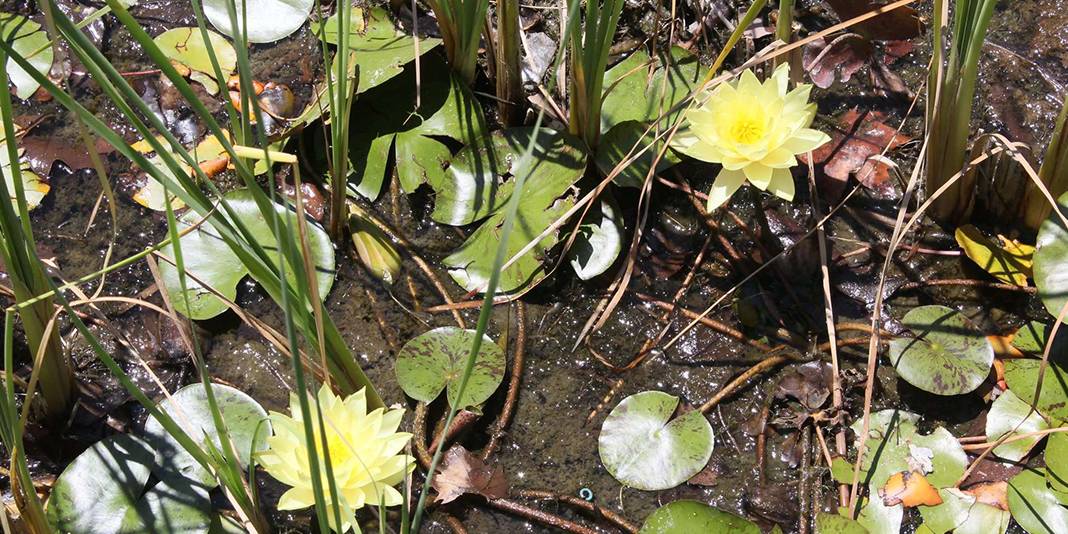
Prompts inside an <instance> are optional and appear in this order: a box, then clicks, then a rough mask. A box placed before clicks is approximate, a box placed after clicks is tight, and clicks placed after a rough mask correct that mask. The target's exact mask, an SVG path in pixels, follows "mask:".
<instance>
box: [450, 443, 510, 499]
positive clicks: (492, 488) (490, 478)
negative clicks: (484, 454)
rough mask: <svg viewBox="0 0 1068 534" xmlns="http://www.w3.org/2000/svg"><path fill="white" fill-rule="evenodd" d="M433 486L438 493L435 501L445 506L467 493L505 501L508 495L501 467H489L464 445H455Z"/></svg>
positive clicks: (506, 482) (506, 483)
mask: <svg viewBox="0 0 1068 534" xmlns="http://www.w3.org/2000/svg"><path fill="white" fill-rule="evenodd" d="M431 486H433V488H434V491H436V492H438V496H437V498H435V499H434V500H435V501H436V502H439V503H442V504H444V503H447V502H451V501H454V500H456V499H457V498H458V497H460V496H461V495H463V494H465V493H473V494H475V495H481V496H483V497H486V498H487V499H501V498H504V497H505V496H507V495H508V481H507V480H506V479H505V478H504V470H502V469H501V468H500V466H498V467H490V466H488V465H486V463H485V462H483V461H482V459H481V458H478V457H477V456H475V455H473V454H471V453H470V452H468V450H467V449H465V448H463V447H462V446H460V445H453V446H452V447H451V448H450V449H449V450H448V452H446V453H445V460H444V461H443V462H442V465H441V469H440V470H439V471H438V474H437V475H435V476H434V480H433V481H432V482H431Z"/></svg>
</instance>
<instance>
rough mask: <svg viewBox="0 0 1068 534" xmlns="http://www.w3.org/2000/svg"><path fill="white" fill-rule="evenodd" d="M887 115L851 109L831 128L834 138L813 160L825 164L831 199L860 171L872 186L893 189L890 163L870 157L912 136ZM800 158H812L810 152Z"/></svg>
mask: <svg viewBox="0 0 1068 534" xmlns="http://www.w3.org/2000/svg"><path fill="white" fill-rule="evenodd" d="M885 118H886V115H884V114H883V113H880V112H878V111H864V112H860V111H858V110H857V109H856V108H853V109H850V110H849V111H847V112H845V113H844V114H843V115H842V116H841V118H839V119H838V126H837V127H836V128H835V129H834V130H833V131H832V132H831V142H830V143H826V144H824V145H823V146H821V147H819V148H818V149H816V150H815V151H813V152H812V162H813V163H814V164H815V165H821V166H822V173H820V174H822V175H824V176H826V177H827V178H831V180H829V181H828V180H824V181H823V182H824V183H823V186H824V187H823V188H824V189H827V190H828V191H826V192H825V193H826V196H827V197H828V199H829V200H835V199H837V198H838V197H840V196H841V193H842V191H843V190H844V188H845V184H846V182H847V181H849V176H850V174H856V176H857V179H858V180H859V181H860V182H861V183H862V184H863V185H864V186H865V187H867V188H869V189H873V190H875V191H877V192H879V193H882V194H887V193H889V191H890V190H891V189H890V188H891V187H892V184H891V183H890V168H889V166H888V165H887V164H886V163H885V162H883V161H880V160H874V159H870V158H871V157H872V156H877V155H879V154H882V152H883V149H884V148H885V149H886V150H888V151H889V150H894V149H896V148H897V147H899V146H901V145H903V144H905V143H907V142H909V141H911V140H912V138H911V137H909V136H907V135H905V134H902V133H900V132H898V131H897V130H896V129H895V128H892V127H890V126H888V125H886V124H885V123H884V122H883V120H884V119H885ZM800 159H801V160H802V161H803V162H805V163H807V162H808V156H807V155H801V156H800Z"/></svg>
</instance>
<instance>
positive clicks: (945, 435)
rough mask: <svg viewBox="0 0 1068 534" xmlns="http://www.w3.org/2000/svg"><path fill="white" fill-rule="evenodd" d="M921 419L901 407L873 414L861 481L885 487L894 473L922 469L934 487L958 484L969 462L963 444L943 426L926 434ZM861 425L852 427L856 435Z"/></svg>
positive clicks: (858, 421)
mask: <svg viewBox="0 0 1068 534" xmlns="http://www.w3.org/2000/svg"><path fill="white" fill-rule="evenodd" d="M919 420H920V416H918V415H916V414H913V413H909V412H903V411H900V410H882V411H879V412H875V413H873V414H871V420H870V423H869V427H868V442H867V446H866V449H867V452H866V454H865V455H864V461H863V462H862V463H861V469H862V470H863V471H864V472H863V473H862V475H865V476H863V477H862V479H861V481H862V482H864V483H867V484H868V485H869V487H872V488H882V487H884V486H885V485H886V481H887V480H888V479H889V478H890V476H891V475H893V474H895V473H900V472H902V471H912V470H913V469H916V468H919V470H920V471H923V472H924V476H925V477H926V478H927V482H929V483H930V484H931V485H932V486H934V487H935V488H939V489H941V488H947V487H952V486H955V485H956V484H957V480H958V479H960V476H961V475H963V474H964V468H965V467H966V466H967V465H968V458H967V456H966V455H965V454H964V450H963V449H961V447H960V443H959V442H957V438H955V437H954V436H953V434H950V433H949V431H948V430H946V429H945V428H942V427H938V428H936V429H935V430H934V431H933V432H931V433H930V434H927V435H922V434H920V433H919V432H918V430H917V428H916V424H917V423H918V422H919ZM862 424H863V421H862V420H860V419H858V420H857V421H856V422H854V423H853V425H852V427H851V428H852V429H853V432H854V433H856V434H857V435H859V434H860V431H861V430H862ZM851 478H852V476H850V479H851ZM874 500H876V501H879V500H881V499H874Z"/></svg>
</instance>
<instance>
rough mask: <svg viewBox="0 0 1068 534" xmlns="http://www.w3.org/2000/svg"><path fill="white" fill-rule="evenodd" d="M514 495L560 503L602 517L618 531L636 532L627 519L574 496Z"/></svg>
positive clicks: (528, 492) (530, 492)
mask: <svg viewBox="0 0 1068 534" xmlns="http://www.w3.org/2000/svg"><path fill="white" fill-rule="evenodd" d="M516 495H518V496H520V497H524V498H527V499H551V500H556V501H560V502H563V503H566V504H569V505H571V506H574V507H576V508H579V509H582V510H584V511H586V512H588V513H591V514H594V515H595V516H599V517H602V518H604V519H605V520H607V521H608V522H610V523H612V524H613V525H615V526H617V527H619V528H620V530H622V531H624V532H627V533H629V534H636V533H637V532H638V526H637V525H635V524H634V523H631V522H630V521H628V520H627V518H625V517H623V516H621V515H619V514H617V513H615V512H613V511H611V510H608V509H606V508H602V507H600V506H597V505H596V504H593V503H592V502H589V501H587V500H585V499H582V498H579V497H576V496H574V495H559V494H556V493H552V492H548V491H541V490H519V491H517V492H516Z"/></svg>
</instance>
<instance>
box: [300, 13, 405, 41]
mask: <svg viewBox="0 0 1068 534" xmlns="http://www.w3.org/2000/svg"><path fill="white" fill-rule="evenodd" d="M387 20H388V19H387ZM340 28H341V13H338V12H336V11H335V12H334V14H333V15H330V16H329V17H327V18H326V19H324V20H323V21H321V22H312V23H311V31H312V33H314V34H315V35H318V36H319V38H320V39H322V40H323V41H324V42H327V43H330V44H332V45H334V46H337V45H339V44H341V32H340V31H339V30H340ZM366 28H367V24H366V22H365V21H364V20H363V9H360V8H358V7H353V8H352V10H351V11H350V12H349V36H350V38H352V37H361V36H363V34H364V31H365V30H366ZM386 35H387V36H388V33H387V34H386Z"/></svg>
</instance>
